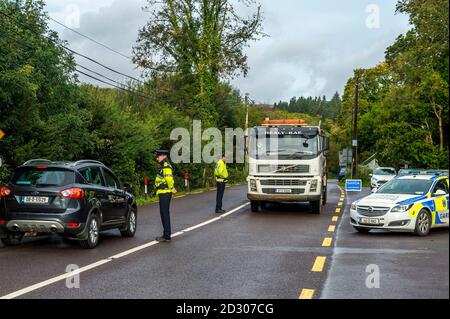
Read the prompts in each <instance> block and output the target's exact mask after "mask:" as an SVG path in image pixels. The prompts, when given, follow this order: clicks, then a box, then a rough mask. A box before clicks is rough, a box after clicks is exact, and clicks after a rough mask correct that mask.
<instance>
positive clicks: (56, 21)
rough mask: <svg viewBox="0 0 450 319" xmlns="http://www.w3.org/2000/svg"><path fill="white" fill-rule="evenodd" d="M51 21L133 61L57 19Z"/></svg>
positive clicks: (128, 57) (129, 58)
mask: <svg viewBox="0 0 450 319" xmlns="http://www.w3.org/2000/svg"><path fill="white" fill-rule="evenodd" d="M49 19H50V20H52V21H53V22H55V23H57V24H59V25H60V26H62V27H64V28H66V29H68V30H70V31H72V32H74V33H76V34H78V35H79V36H82V37H83V38H86V39H88V40H89V41H92V42H94V43H96V44H98V45H100V46H102V47H103V48H105V49H108V50H109V51H111V52H114V53H116V54H118V55H120V56H122V57H124V58H126V59H128V60H131V57H130V56H127V55H125V54H123V53H120V52H119V51H117V50H115V49H113V48H111V47H109V46H107V45H106V44H103V43H101V42H99V41H97V40H95V39H93V38H91V37H89V36H87V35H85V34H83V33H81V32H79V31H77V30H74V29H72V28H70V27H68V26H66V25H65V24H63V23H61V22H59V21H58V20H56V19H53V18H51V17H50V18H49Z"/></svg>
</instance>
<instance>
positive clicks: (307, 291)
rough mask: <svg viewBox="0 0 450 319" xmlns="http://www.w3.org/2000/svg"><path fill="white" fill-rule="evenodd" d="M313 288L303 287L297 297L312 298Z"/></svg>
mask: <svg viewBox="0 0 450 319" xmlns="http://www.w3.org/2000/svg"><path fill="white" fill-rule="evenodd" d="M313 297H314V289H303V290H302V293H301V294H300V297H299V298H298V299H313Z"/></svg>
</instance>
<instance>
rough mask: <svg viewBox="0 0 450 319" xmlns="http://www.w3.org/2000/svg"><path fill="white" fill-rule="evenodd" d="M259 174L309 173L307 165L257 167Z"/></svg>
mask: <svg viewBox="0 0 450 319" xmlns="http://www.w3.org/2000/svg"><path fill="white" fill-rule="evenodd" d="M258 171H259V173H282V174H283V173H294V174H299V173H309V165H296V166H292V165H259V169H258Z"/></svg>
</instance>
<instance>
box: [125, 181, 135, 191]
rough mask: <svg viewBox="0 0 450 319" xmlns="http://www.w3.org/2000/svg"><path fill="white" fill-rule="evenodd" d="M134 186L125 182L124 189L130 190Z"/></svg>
mask: <svg viewBox="0 0 450 319" xmlns="http://www.w3.org/2000/svg"><path fill="white" fill-rule="evenodd" d="M132 188H133V186H132V185H131V184H130V183H123V190H125V191H127V192H129V191H131V189H132Z"/></svg>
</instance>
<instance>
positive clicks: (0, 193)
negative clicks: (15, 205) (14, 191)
mask: <svg viewBox="0 0 450 319" xmlns="http://www.w3.org/2000/svg"><path fill="white" fill-rule="evenodd" d="M9 194H11V190H10V189H9V188H8V187H6V186H3V187H1V188H0V197H4V196H8V195H9Z"/></svg>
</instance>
